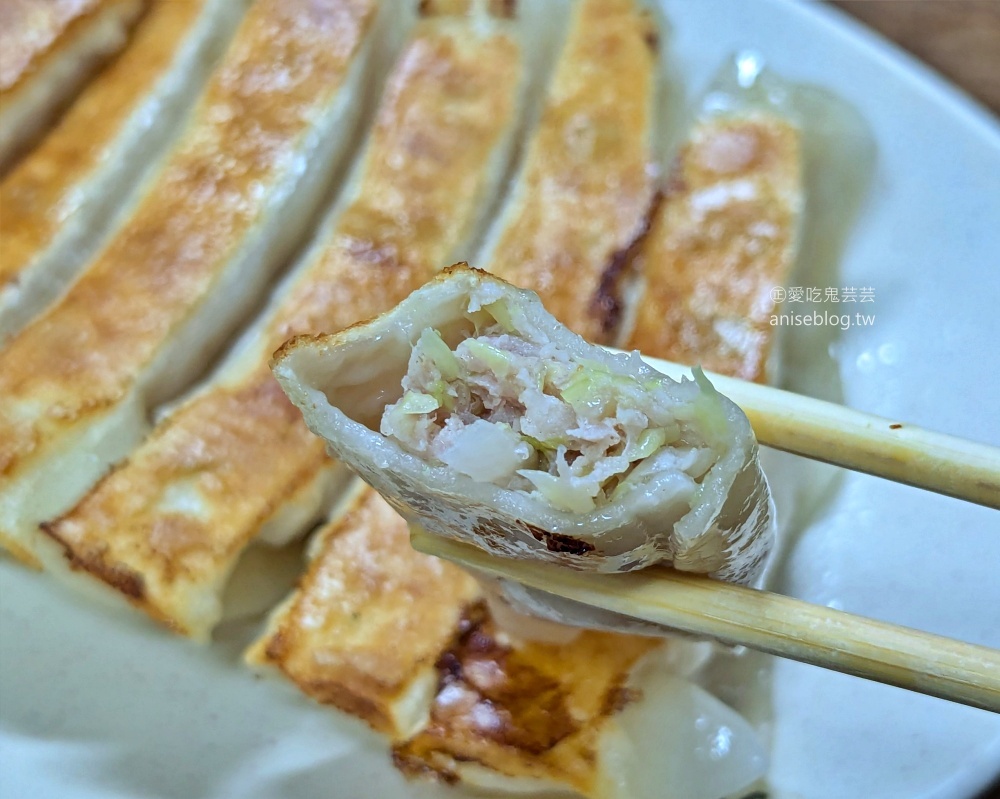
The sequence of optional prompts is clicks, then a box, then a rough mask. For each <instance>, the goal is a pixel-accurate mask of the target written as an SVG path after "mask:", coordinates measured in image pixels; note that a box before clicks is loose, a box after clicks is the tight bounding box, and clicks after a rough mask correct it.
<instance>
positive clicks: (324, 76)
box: [0, 0, 376, 539]
mask: <svg viewBox="0 0 1000 799" xmlns="http://www.w3.org/2000/svg"><path fill="white" fill-rule="evenodd" d="M375 5H376V4H375V2H374V0H261V1H260V2H258V3H256V4H255V5H254V7H253V9H252V10H251V11H250V12H249V14H248V15H247V18H246V19H245V20H244V23H243V25H242V26H241V28H240V30H239V33H238V34H237V36H236V38H235V40H234V43H233V45H232V47H231V48H230V49H229V51H228V53H227V55H226V57H225V58H224V60H223V61H222V63H221V64H220V65H219V67H218V68H217V69H216V71H215V73H214V74H213V78H212V80H211V82H210V84H209V86H208V88H207V90H206V94H205V96H204V97H203V98H202V100H201V102H200V104H199V106H198V108H197V109H196V111H195V112H194V117H193V121H192V122H191V124H190V125H189V126H188V128H187V131H186V132H185V134H184V136H183V137H182V139H181V140H180V142H179V143H178V145H177V147H176V148H175V150H174V151H173V152H172V154H171V156H170V157H169V158H168V160H167V162H166V164H165V166H164V167H163V169H162V170H161V171H160V173H159V174H158V175H157V177H156V179H155V181H154V182H153V183H152V184H151V186H150V187H149V189H148V191H147V193H146V194H145V196H144V197H143V199H142V201H141V202H140V203H139V204H138V206H137V207H136V209H135V211H134V212H133V214H132V216H131V217H130V219H129V220H128V221H127V222H126V223H125V224H124V225H123V227H122V229H121V230H120V231H119V233H118V234H117V235H116V236H115V237H114V238H113V239H112V241H111V242H110V243H109V244H108V246H107V247H106V248H105V249H104V250H103V251H102V252H101V253H100V254H99V255H98V256H97V257H96V258H95V259H94V260H93V261H92V262H91V263H90V264H89V265H88V267H87V268H86V269H85V270H84V272H83V273H82V274H81V276H80V278H79V280H78V281H77V282H76V283H75V284H74V285H73V286H72V287H71V289H70V290H69V291H68V292H67V293H66V294H64V295H63V297H62V298H61V299H60V300H59V302H57V303H56V304H55V305H54V306H52V307H51V308H50V309H49V310H48V312H47V313H46V314H44V315H43V316H42V317H40V318H38V319H37V320H36V321H35V322H33V323H32V324H31V325H29V326H28V327H26V328H25V329H24V330H22V331H21V333H20V334H18V335H17V336H16V337H15V338H14V339H12V340H11V342H10V343H9V345H8V346H7V348H6V349H5V350H3V351H2V352H0V498H2V501H0V512H2V517H0V528H2V529H3V532H4V533H5V534H7V535H8V536H12V537H15V538H16V537H19V536H23V537H24V538H25V539H27V538H28V537H30V536H31V534H32V530H33V525H32V524H30V518H32V517H33V518H36V519H37V518H42V519H43V518H45V517H46V516H48V517H51V516H53V515H56V514H57V513H60V512H62V511H64V510H65V509H66V504H63V505H62V506H61V507H60V506H58V505H57V504H56V503H57V500H55V499H54V498H52V497H51V496H50V492H49V486H48V485H46V484H45V483H44V482H43V483H41V484H39V485H37V486H36V487H34V488H32V487H31V483H30V481H32V480H34V481H35V482H36V483H37V482H38V480H40V479H42V478H38V477H37V475H39V474H45V469H49V470H50V471H52V473H53V476H59V475H64V476H72V477H73V479H75V480H77V482H78V483H79V482H80V481H81V480H83V479H84V478H83V477H80V475H84V474H85V475H87V479H90V480H91V481H93V480H95V479H96V478H97V477H98V476H99V471H100V469H101V467H100V466H99V465H96V466H95V461H96V462H98V463H99V461H100V458H102V457H108V454H109V450H110V455H111V457H110V460H112V461H113V460H115V459H116V458H117V457H120V454H119V453H121V454H124V452H123V451H122V450H126V451H127V449H128V448H129V447H131V446H134V443H135V440H136V439H137V438H138V436H139V434H140V432H141V431H137V430H134V429H131V430H128V431H127V432H125V431H122V430H119V429H113V430H110V431H107V430H102V428H101V427H100V426H101V425H107V420H108V419H111V418H113V414H114V413H119V412H121V413H123V414H124V413H126V412H128V413H131V414H132V416H129V417H128V419H129V421H128V422H121V423H118V424H117V428H121V427H122V425H125V426H126V427H127V425H129V424H131V425H137V424H138V423H137V422H135V421H134V418H133V417H135V416H138V417H139V418H140V419H141V414H142V411H141V410H138V412H136V408H135V406H137V405H138V406H140V407H141V406H142V405H143V403H147V402H148V403H155V402H157V401H160V400H162V399H164V398H166V396H169V395H170V394H171V393H172V392H175V391H177V390H178V389H179V388H180V386H181V385H182V384H183V382H184V380H185V379H187V376H188V375H190V374H191V373H192V372H193V371H194V370H195V369H197V368H199V367H200V366H203V363H199V361H200V360H202V358H204V357H205V356H207V355H208V354H209V353H210V352H211V347H212V345H213V338H215V339H218V338H219V337H220V336H221V335H223V334H225V333H226V332H227V325H232V324H233V323H234V322H235V319H233V317H234V316H236V314H237V313H238V312H239V310H240V309H242V308H244V307H246V306H248V305H249V304H250V303H251V302H252V301H253V299H254V296H255V293H256V291H257V289H258V288H259V287H260V286H261V285H262V284H263V282H264V279H265V277H266V275H267V273H268V272H269V271H271V270H273V269H274V268H276V267H277V266H278V264H280V262H281V260H282V258H283V256H284V254H285V252H287V249H288V248H289V247H290V246H291V245H292V244H293V243H294V242H293V241H292V240H291V239H294V232H295V231H298V230H301V229H302V227H304V224H305V221H306V218H299V217H307V216H308V214H310V213H311V212H312V208H313V207H314V204H315V203H316V202H318V200H319V193H320V191H321V190H322V182H321V178H319V177H314V178H313V179H312V180H311V182H310V183H308V185H304V184H305V183H306V178H305V177H304V176H303V174H302V172H301V170H300V169H299V167H298V159H300V158H301V157H302V156H303V155H304V154H308V153H310V152H315V153H317V154H318V153H323V156H322V157H323V158H324V159H325V160H326V161H332V160H333V159H334V156H333V155H332V153H331V152H327V151H328V150H329V149H330V148H327V147H322V148H321V145H320V144H318V143H317V142H318V141H319V140H318V139H317V138H316V137H317V136H324V137H330V136H332V135H333V132H331V131H327V130H323V131H320V130H317V129H316V128H317V126H318V125H319V120H325V121H326V123H327V124H328V125H333V124H334V123H335V122H337V123H339V124H341V127H342V128H343V129H344V130H349V127H350V126H349V125H346V126H345V124H344V123H343V122H342V121H341V120H342V118H343V111H344V106H343V104H342V103H341V102H340V100H339V98H340V97H341V95H340V94H339V90H340V88H341V87H342V85H343V84H344V81H345V80H346V79H347V77H348V75H351V76H358V75H361V74H363V73H362V72H360V71H358V70H354V71H351V70H352V67H353V66H354V60H355V55H356V54H357V53H359V51H360V49H361V47H362V45H363V43H364V42H365V41H366V36H367V33H368V30H369V29H370V27H371V25H372V23H373V19H374V16H375V13H374V12H375ZM289 64H294V65H295V69H294V70H289V69H288V68H287V65H289ZM330 120H333V121H330ZM325 140H327V139H324V141H325ZM326 167H327V170H328V171H329V170H330V169H331V168H332V163H329V164H327V165H326ZM312 168H313V169H315V170H316V172H315V173H314V174H316V175H323V174H324V172H323V169H321V168H320V167H319V165H318V164H313V166H312ZM300 189H301V191H300ZM290 194H291V195H294V196H288V195H290ZM292 202H294V203H295V205H294V206H291V205H289V204H290V203H292ZM292 207H296V208H298V209H299V210H298V212H297V214H296V218H294V219H285V221H284V222H283V223H282V225H281V227H280V229H277V228H278V225H276V224H275V220H276V219H277V218H279V215H278V210H277V209H279V208H281V209H285V208H292ZM262 220H266V221H267V223H268V224H270V225H271V227H273V228H274V229H273V230H268V228H267V227H265V226H264V224H265V223H264V221H262ZM251 244H252V245H253V246H252V248H251ZM237 255H239V256H240V257H239V258H237ZM239 265H245V267H246V268H245V269H243V270H242V271H241V272H240V274H239V275H238V280H239V281H240V284H241V285H236V283H235V281H236V280H237V276H236V275H235V274H234V273H233V270H234V269H236V268H237V266H239ZM223 277H225V281H223ZM220 286H228V287H229V294H228V295H227V296H226V297H225V298H224V301H225V303H226V304H227V305H226V306H222V305H220V303H221V302H223V299H220V297H219V296H218V289H219V287H220ZM207 309H212V310H211V313H209V312H208V310H207ZM193 320H197V321H198V325H199V327H198V331H199V333H198V335H199V338H198V343H199V344H200V345H201V347H202V348H203V350H202V352H203V353H204V355H202V357H201V358H199V357H198V354H199V353H198V349H197V348H193V349H189V350H185V351H179V350H178V345H177V341H178V340H183V338H179V337H180V336H181V334H182V333H183V334H184V335H187V336H191V335H192V332H191V331H192V329H193V328H192V327H191V325H192V324H193ZM165 354H169V355H170V358H169V359H166V360H164V356H165ZM129 409H131V410H129ZM109 441H113V442H114V443H107V442H109ZM102 446H105V447H106V448H105V449H104V450H103V451H101V450H100V447H102ZM96 451H101V455H99V456H97V457H95V453H96ZM69 457H76V458H77V460H78V461H80V459H83V460H82V461H81V462H80V463H78V464H77V463H74V464H73V465H72V466H69V465H65V464H62V465H61V462H60V459H61V458H69ZM87 458H90V459H91V460H89V461H88V460H87ZM95 471H96V472H97V473H96V474H95V473H94V472H95ZM44 479H45V480H48V479H50V478H44ZM25 486H28V487H27V488H26V487H25ZM87 488H89V485H83V486H79V487H74V489H73V490H74V491H75V492H77V493H76V494H75V496H73V497H72V498H71V499H70V502H72V501H73V500H75V499H76V497H78V496H79V495H80V494H81V493H82V492H83V491H84V490H86V489H87ZM58 502H59V503H66V498H65V497H61V498H60V499H59V500H58ZM18 503H21V504H18ZM26 520H28V521H26ZM8 525H9V527H8ZM15 527H16V528H17V529H10V528H15Z"/></svg>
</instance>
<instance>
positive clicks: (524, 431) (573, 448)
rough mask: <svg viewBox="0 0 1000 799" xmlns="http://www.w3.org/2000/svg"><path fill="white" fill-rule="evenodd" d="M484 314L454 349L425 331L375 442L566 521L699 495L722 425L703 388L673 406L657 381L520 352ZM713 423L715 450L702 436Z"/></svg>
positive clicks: (496, 312) (530, 348) (525, 348)
mask: <svg viewBox="0 0 1000 799" xmlns="http://www.w3.org/2000/svg"><path fill="white" fill-rule="evenodd" d="M494 304H495V305H496V303H494ZM480 313H481V312H480ZM491 314H492V316H490V317H489V318H488V320H485V321H484V320H477V325H476V331H475V333H474V335H471V336H470V337H468V338H465V339H463V340H462V341H461V342H460V343H458V345H457V346H456V347H455V348H454V349H452V348H451V347H449V346H448V344H446V343H445V341H444V340H443V339H442V337H441V335H440V334H439V333H438V331H437V330H434V329H431V328H428V329H425V330H424V331H423V333H422V334H421V336H420V338H419V340H418V341H417V343H416V344H415V345H414V347H413V351H412V353H411V355H410V360H409V365H408V369H407V372H406V375H405V377H404V378H403V381H402V387H403V396H402V397H401V398H400V399H399V401H398V402H396V403H395V404H392V405H389V406H388V407H387V408H386V409H385V413H384V414H383V416H382V421H381V427H380V429H381V432H382V434H383V435H385V436H387V437H389V438H392V439H394V440H395V441H397V442H398V443H399V444H400V445H401V446H402V447H403V448H404V449H405V450H407V451H408V452H410V453H412V454H414V455H416V456H418V457H420V458H422V459H423V460H425V461H427V462H428V463H431V464H433V465H437V466H440V465H446V466H449V467H451V468H452V469H454V470H456V471H458V472H460V473H462V474H464V475H467V476H468V477H471V478H472V479H473V480H476V481H479V482H484V483H493V484H495V485H497V486H500V487H501V488H506V489H510V490H514V491H523V492H525V493H528V494H531V495H532V496H534V497H535V498H536V499H540V500H542V501H545V502H547V503H548V504H550V505H551V506H552V507H553V508H556V509H559V510H563V511H569V512H573V513H587V512H590V511H593V510H595V509H596V508H600V507H602V506H604V505H607V504H609V503H611V502H614V501H616V500H618V499H620V498H621V497H622V496H623V495H624V494H625V493H626V492H628V491H630V490H633V489H635V488H637V487H640V486H644V485H647V486H652V485H656V486H662V485H663V483H664V480H665V479H667V480H669V481H670V482H671V483H673V485H672V488H673V489H674V490H678V489H680V490H682V491H683V490H689V491H690V492H691V494H692V496H693V495H694V494H695V493H696V491H697V484H698V482H699V481H700V480H701V478H702V477H703V476H704V475H705V473H706V472H707V471H708V469H709V468H710V467H711V466H712V464H713V463H714V462H715V460H716V459H717V458H718V455H719V446H720V443H719V442H720V441H721V439H722V438H723V437H724V428H725V426H726V424H727V423H726V420H725V418H724V417H723V416H722V411H721V407H720V406H718V403H717V401H715V399H714V398H716V397H717V395H715V392H714V390H712V389H711V387H710V386H708V390H707V391H705V390H703V391H702V393H701V395H699V398H698V401H697V402H695V403H681V402H679V401H678V400H676V399H675V398H673V397H671V396H669V395H667V394H666V392H665V390H664V388H663V385H662V384H661V383H660V382H659V381H656V380H650V381H646V382H642V381H641V380H640V379H637V378H634V377H630V376H625V375H620V374H616V373H613V372H611V371H610V370H609V369H608V368H607V367H606V366H605V365H604V364H601V363H597V362H595V361H587V360H583V359H580V358H578V357H571V356H570V354H569V353H568V352H566V351H565V350H564V349H561V348H560V347H558V346H556V345H554V344H551V343H549V344H537V343H535V342H533V341H528V340H526V339H525V338H523V337H521V336H518V335H516V334H514V333H511V332H510V330H511V327H510V326H509V325H504V324H502V323H501V322H494V319H493V316H496V317H498V318H501V319H502V318H503V316H504V315H505V314H504V313H503V309H496V308H493V309H491ZM699 382H700V381H699ZM706 385H707V381H706ZM703 388H704V387H703ZM720 424H721V425H722V427H723V435H718V436H715V437H714V438H716V439H717V440H716V442H715V445H714V446H713V444H712V443H711V440H712V439H713V436H712V435H706V433H705V429H706V426H707V428H708V429H709V431H711V430H713V429H714V430H716V432H719V426H720Z"/></svg>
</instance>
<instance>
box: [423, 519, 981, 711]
mask: <svg viewBox="0 0 1000 799" xmlns="http://www.w3.org/2000/svg"><path fill="white" fill-rule="evenodd" d="M410 542H411V543H412V545H413V547H414V548H415V549H417V550H419V551H420V552H424V553H426V554H428V555H434V556H436V557H439V558H445V559H447V560H451V561H454V562H456V563H458V564H460V565H463V566H468V567H471V568H475V569H478V570H479V571H481V572H486V573H487V574H490V575H492V576H494V577H503V578H506V579H509V580H516V581H517V582H519V583H523V584H524V585H527V586H530V587H532V588H536V589H539V590H542V591H547V592H548V593H551V594H555V595H556V596H561V597H565V598H566V599H572V600H576V601H577V602H583V603H585V604H587V605H592V606H594V607H597V608H604V609H605V610H610V611H613V612H615V613H621V614H623V615H626V616H631V617H633V618H637V619H643V620H645V621H648V622H652V623H654V624H659V625H663V626H665V627H669V628H671V629H674V630H680V631H683V632H687V633H693V634H695V635H699V636H702V637H708V638H713V639H715V640H717V641H722V642H723V643H727V644H742V645H744V646H748V647H750V648H752V649H757V650H760V651H761V652H768V653H770V654H772V655H778V656H780V657H785V658H790V659H792V660H799V661H801V662H803V663H811V664H812V665H815V666H822V667H824V668H828V669H833V670H834V671H841V672H844V673H846V674H853V675H856V676H858V677H864V678H866V679H869V680H877V681H878V682H883V683H887V684H889V685H896V686H899V687H901V688H906V689H909V690H911V691H918V692H920V693H924V694H929V695H930V696H937V697H941V698H942V699H950V700H952V701H955V702H961V703H962V704H966V705H971V706H973V707H978V708H983V709H985V710H991V711H993V712H998V713H1000V650H995V649H989V648H987V647H983V646H976V645H973V644H967V643H963V642H961V641H955V640H953V639H951V638H944V637H942V636H939V635H932V634H930V633H925V632H920V631H918V630H913V629H910V628H907V627H900V626H897V625H894V624H887V623H885V622H879V621H874V620H872V619H868V618H865V617H863V616H856V615H854V614H851V613H844V612H843V611H838V610H833V609H831V608H827V607H820V606H817V605H812V604H809V603H808V602H803V601H802V600H799V599H792V598H791V597H786V596H782V595H780V594H773V593H769V592H767V591H758V590H755V589H752V588H744V587H742V586H737V585H730V584H728V583H722V582H718V581H716V580H710V579H708V578H706V577H700V576H696V575H691V574H682V573H680V572H676V571H673V570H671V569H665V568H651V569H644V570H642V571H638V572H631V573H629V574H596V573H593V572H580V571H574V570H571V569H566V568H564V567H561V566H556V565H553V564H549V563H541V562H537V561H524V560H514V559H507V558H499V557H496V556H494V555H490V554H488V553H486V552H484V551H482V550H480V549H477V548H476V547H473V546H471V545H468V544H462V543H460V542H457V541H454V540H452V539H447V538H444V537H442V536H437V535H433V534H431V533H428V532H426V531H424V530H422V529H420V528H418V527H416V526H413V527H411V528H410Z"/></svg>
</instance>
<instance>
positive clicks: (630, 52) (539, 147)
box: [477, 0, 658, 342]
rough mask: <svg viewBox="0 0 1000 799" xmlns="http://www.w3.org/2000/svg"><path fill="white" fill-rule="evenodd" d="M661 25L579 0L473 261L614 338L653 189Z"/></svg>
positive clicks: (634, 11) (617, 2)
mask: <svg viewBox="0 0 1000 799" xmlns="http://www.w3.org/2000/svg"><path fill="white" fill-rule="evenodd" d="M653 32H655V27H654V26H653V22H652V20H651V19H650V18H649V16H648V15H647V14H646V13H645V12H641V11H640V10H639V9H638V8H637V7H636V5H635V3H634V2H632V0H586V1H585V2H583V3H582V4H581V5H580V6H579V7H578V9H577V11H576V15H575V18H574V21H573V24H572V26H571V28H570V32H569V38H568V39H567V43H566V46H565V49H564V52H563V54H562V56H561V58H560V60H559V64H558V66H557V68H556V73H555V76H554V78H553V83H552V86H551V87H550V89H549V92H548V97H547V100H546V105H545V108H544V110H543V112H542V117H541V120H540V122H539V125H538V130H537V132H536V133H535V135H534V138H533V140H532V143H531V145H530V148H529V150H528V154H527V157H526V161H525V164H524V166H523V168H522V172H521V174H520V176H519V178H518V185H517V188H516V190H515V193H514V196H513V197H512V199H511V201H510V202H509V203H508V207H507V209H506V211H505V213H504V217H502V218H501V221H500V229H501V230H500V232H499V233H498V235H497V236H496V237H494V238H493V239H492V243H491V244H490V245H488V247H487V252H486V253H485V254H484V255H483V256H482V257H481V258H480V263H479V264H477V265H478V266H482V267H483V268H486V269H489V270H490V271H491V272H493V273H494V274H496V275H498V276H500V277H502V278H504V279H505V280H507V281H509V282H510V283H513V284H514V285H517V286H521V287H523V288H530V289H533V290H535V291H537V292H538V293H539V294H540V295H541V296H542V297H544V300H545V306H546V308H547V309H548V310H549V311H550V312H551V313H552V314H553V315H554V316H555V317H556V318H557V319H559V320H560V321H561V322H563V324H565V325H566V326H567V327H569V328H570V329H571V330H573V331H574V332H576V333H579V334H580V335H581V336H583V337H584V338H587V339H589V340H591V341H596V342H611V341H613V340H614V337H615V332H616V330H617V327H618V323H619V321H620V306H621V296H620V294H621V283H622V281H623V279H625V278H626V277H627V275H626V274H625V272H624V270H623V269H622V266H623V265H624V263H625V262H624V259H623V257H622V255H623V254H624V253H626V252H627V251H628V249H629V245H630V244H631V243H632V241H633V240H634V239H635V238H636V237H637V236H638V235H639V234H641V233H642V232H643V231H644V229H645V226H646V225H645V220H646V214H647V212H648V210H649V207H650V203H651V201H652V199H653V193H654V182H655V172H654V170H653V169H652V157H653V156H652V139H653V133H654V127H655V125H654V116H655V114H654V97H655V79H656V68H657V63H658V59H657V56H656V52H655V48H654V47H652V46H650V42H651V41H653V40H652V39H651V38H650V34H651V33H653Z"/></svg>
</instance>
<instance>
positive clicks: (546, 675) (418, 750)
mask: <svg viewBox="0 0 1000 799" xmlns="http://www.w3.org/2000/svg"><path fill="white" fill-rule="evenodd" d="M661 645H662V642H661V641H659V640H657V639H650V638H639V637H633V636H624V635H616V634H613V633H601V632H596V631H594V630H585V631H581V632H580V633H579V635H578V636H577V637H576V638H574V639H573V640H572V641H570V642H569V643H561V644H555V643H540V642H526V641H517V640H516V639H511V638H510V637H509V636H507V635H506V634H505V633H504V632H503V631H501V630H499V629H498V628H497V626H496V623H495V622H494V621H493V620H492V619H491V618H490V614H489V612H488V610H487V608H486V606H485V605H483V604H479V605H474V606H472V607H470V608H469V609H468V610H467V611H466V612H465V613H464V614H463V617H462V620H461V622H460V624H459V626H458V633H457V635H456V638H455V640H454V641H453V642H452V644H451V646H449V647H448V648H447V649H445V650H444V651H443V652H442V654H441V655H440V657H439V658H438V661H437V667H438V674H439V681H438V690H437V694H436V696H435V698H434V704H433V707H432V709H431V714H430V721H429V723H428V724H427V725H426V726H425V727H424V728H423V729H422V730H421V731H420V732H419V733H418V734H417V735H415V736H414V737H413V738H411V739H410V740H408V741H406V742H404V743H402V744H398V745H397V746H396V747H395V749H394V753H393V754H394V759H395V762H396V764H397V766H398V767H399V768H401V769H402V770H403V771H404V773H408V774H421V775H426V774H428V773H429V772H432V773H433V774H434V775H436V776H437V777H438V778H439V779H442V780H444V781H446V782H455V781H457V780H459V779H461V776H462V773H461V772H462V771H465V770H468V768H469V766H470V764H475V765H476V766H478V767H480V768H484V769H486V770H488V771H490V772H495V773H496V774H498V775H504V776H506V777H509V778H515V779H517V780H533V781H536V782H537V783H538V784H539V785H545V786H558V787H559V788H561V789H563V790H565V789H566V788H567V787H571V788H573V789H575V790H577V791H579V792H580V793H581V794H584V795H592V794H593V792H594V790H595V787H596V786H597V784H598V783H599V782H600V780H601V774H600V767H599V765H598V764H599V760H600V754H601V751H600V745H601V740H602V737H603V736H604V734H605V730H604V726H605V723H606V722H607V721H608V720H609V719H611V718H612V717H614V716H615V715H616V714H617V713H618V712H620V711H621V710H622V709H623V708H624V707H625V705H626V704H628V703H629V702H630V701H633V700H637V699H639V698H640V697H639V696H638V695H636V694H635V693H633V692H632V691H631V690H630V689H629V688H628V686H627V685H626V682H627V680H628V678H629V675H630V673H631V671H632V669H633V667H634V666H635V665H636V663H637V662H638V661H639V659H640V658H642V657H643V656H644V655H646V654H648V653H650V652H652V651H653V650H654V649H656V648H657V647H659V646H661Z"/></svg>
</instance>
